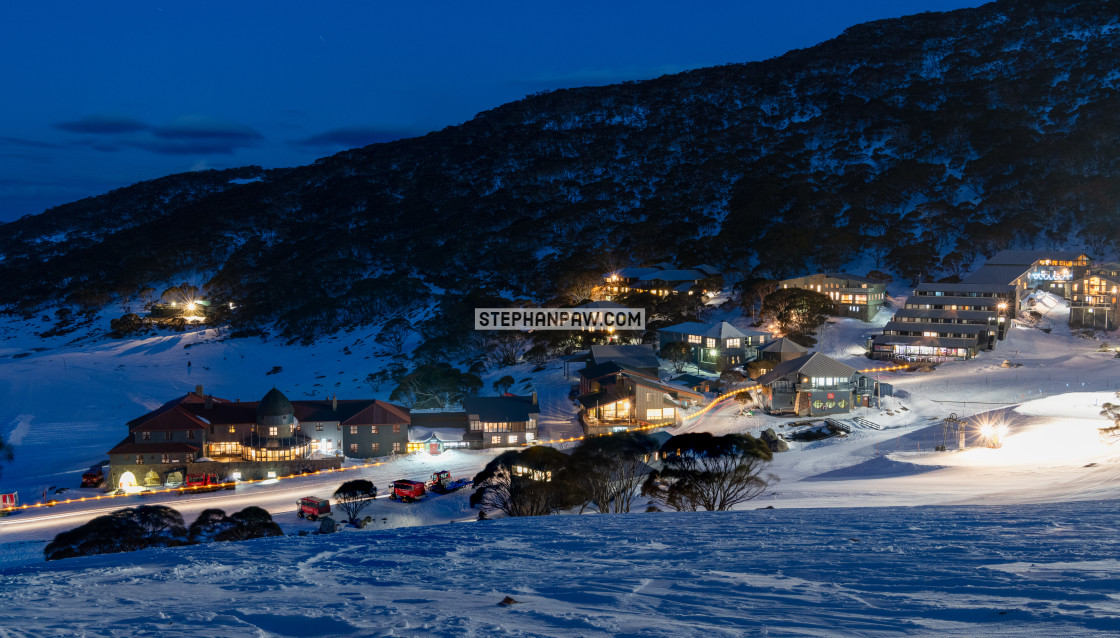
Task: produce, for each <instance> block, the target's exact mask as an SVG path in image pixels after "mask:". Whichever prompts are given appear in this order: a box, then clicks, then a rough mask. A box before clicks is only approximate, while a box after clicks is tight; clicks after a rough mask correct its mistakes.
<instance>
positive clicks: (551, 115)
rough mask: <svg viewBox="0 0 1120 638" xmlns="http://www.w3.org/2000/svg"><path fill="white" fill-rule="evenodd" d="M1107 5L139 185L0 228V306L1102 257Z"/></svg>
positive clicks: (1115, 79)
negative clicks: (857, 264)
mask: <svg viewBox="0 0 1120 638" xmlns="http://www.w3.org/2000/svg"><path fill="white" fill-rule="evenodd" d="M1116 9H1117V7H1116V6H1115V3H1113V2H1105V1H1100V0H1098V1H1091V2H1090V1H1086V2H1057V1H1055V2H1042V1H1037V0H1034V1H1024V0H1015V1H1008V2H997V3H993V4H989V5H985V6H983V7H980V8H978V9H968V10H961V11H955V12H951V13H943V14H922V15H917V16H912V17H908V18H902V19H897V20H884V21H878V22H873V23H869V24H864V25H860V26H857V27H853V28H851V29H849V30H848V31H846V32H845V33H844V34H843V35H841V36H840V37H838V38H836V39H834V40H831V41H828V42H825V43H822V44H820V45H818V46H815V47H812V48H809V49H804V50H798V51H793V52H790V53H788V54H786V55H784V56H782V57H779V58H775V59H772V60H768V61H765V62H758V63H750V64H731V65H727V66H722V67H716V68H708V69H700V70H695V71H690V72H686V73H681V74H677V75H672V76H665V77H661V78H658V79H655V80H650V81H646V82H634V83H625V84H619V85H613V86H606V87H596V88H582V89H570V90H560V91H553V92H548V93H544V94H539V95H534V96H530V97H528V98H526V99H524V100H520V101H518V102H514V103H510V104H506V105H503V106H500V107H498V108H495V109H493V110H491V111H487V112H484V113H481V114H479V115H478V116H477V117H476V118H475V119H473V120H471V121H469V122H466V123H465V124H463V125H461V126H456V127H451V128H447V129H444V130H442V131H439V132H435V133H431V134H428V135H426V136H423V137H420V138H414V139H406V140H399V141H396V142H391V143H387V144H376V145H372V146H368V147H365V148H361V149H354V150H351V151H347V152H344V153H340V154H338V155H335V156H332V157H329V158H325V159H323V160H320V161H318V162H316V163H315V164H313V165H310V166H305V167H300V168H294V169H285V170H276V171H262V170H260V169H257V168H245V169H238V170H230V171H209V172H202V173H189V174H183V175H175V176H170V177H166V178H163V179H159V180H154V181H151V182H145V183H141V184H137V185H134V186H131V187H128V188H124V189H120V190H117V191H113V192H111V193H108V194H106V195H104V196H101V197H94V198H89V199H85V200H82V201H79V202H75V203H73V204H68V205H65V206H60V207H58V208H55V209H52V210H49V211H47V212H45V213H43V214H42V215H38V216H33V217H28V218H24V219H21V220H19V221H16V222H13V223H10V224H6V225H3V226H0V255H2V257H3V259H2V261H0V279H2V280H3V281H4V282H5V286H4V287H2V288H0V303H4V304H7V305H9V306H10V307H12V308H14V309H16V310H20V311H29V310H31V309H35V308H38V307H40V306H42V305H44V304H47V303H53V302H58V301H65V302H69V303H74V304H80V305H84V306H86V307H91V306H98V305H101V304H106V303H110V302H112V301H113V300H114V299H117V298H119V297H128V296H131V295H134V294H136V291H137V290H139V289H141V288H144V287H146V286H156V287H158V286H159V285H161V284H164V283H172V282H176V281H177V280H181V279H183V278H186V277H193V278H194V279H195V280H196V281H195V283H199V284H201V283H206V284H207V286H206V287H207V294H208V295H209V296H211V297H212V298H214V299H216V300H219V301H222V300H227V299H228V300H236V301H237V302H238V308H237V310H236V311H235V312H236V315H235V317H234V320H235V321H237V322H241V323H249V324H251V323H258V322H265V323H271V322H272V321H279V322H280V325H281V327H282V328H283V329H284V330H286V331H287V332H288V333H289V334H292V335H300V336H307V335H310V334H314V333H316V332H318V331H322V330H333V329H336V328H338V327H342V326H345V325H350V324H354V323H363V322H368V321H371V320H373V319H375V318H376V317H377V316H379V315H380V314H381V313H383V312H384V311H386V309H388V308H389V307H390V306H394V307H399V306H400V305H408V304H418V303H426V302H428V301H430V298H429V297H428V294H429V286H431V287H433V288H432V290H437V289H438V290H440V291H450V292H451V293H455V292H465V291H468V290H473V289H490V290H494V291H498V292H501V293H503V294H505V295H506V296H521V297H525V298H529V299H535V300H538V301H544V300H547V299H550V298H553V297H558V296H560V295H563V294H564V293H565V292H566V290H567V289H568V288H569V286H570V285H571V282H573V281H575V280H577V279H578V278H579V277H580V276H582V275H585V274H586V273H600V272H603V271H604V270H605V269H607V268H609V267H611V266H615V265H622V264H630V263H637V262H645V261H650V260H660V259H664V258H669V259H673V260H676V261H680V262H683V263H686V264H688V263H699V262H707V263H713V264H715V265H717V266H721V267H724V268H726V269H727V270H728V271H729V272H732V273H733V274H739V275H743V276H746V275H747V274H749V273H751V271H752V270H754V271H756V272H755V274H759V275H767V276H781V275H787V274H791V273H800V272H803V271H805V270H807V269H815V268H824V269H836V268H841V267H843V266H844V265H845V264H848V263H852V262H854V261H855V260H857V259H861V258H871V259H872V260H873V261H874V263H876V264H877V265H878V266H879V268H880V269H882V270H887V271H891V272H893V273H894V274H895V275H896V276H899V277H901V278H903V279H906V280H913V281H917V280H920V279H922V278H928V277H942V276H949V275H953V274H959V273H960V272H961V271H967V270H968V269H969V268H970V267H971V266H972V265H973V264H974V262H976V261H977V260H978V259H980V258H981V257H982V256H984V255H988V254H991V253H992V252H994V251H996V250H999V249H1001V248H1004V247H1007V246H1012V245H1017V246H1024V247H1030V246H1037V247H1042V246H1059V245H1066V244H1085V245H1087V246H1089V247H1090V252H1094V251H1095V252H1097V253H1098V254H1103V253H1104V252H1105V251H1111V250H1112V249H1113V248H1114V244H1113V242H1114V241H1116V240H1117V239H1118V238H1120V236H1118V229H1120V211H1118V209H1117V202H1120V162H1118V159H1120V155H1118V152H1117V149H1118V148H1120V96H1118V93H1117V91H1118V88H1120V46H1118V43H1120V22H1118V16H1120V12H1118V11H1117V10H1116ZM249 179H258V181H252V182H248V183H244V182H246V181H247V180H249ZM231 180H236V182H234V181H231Z"/></svg>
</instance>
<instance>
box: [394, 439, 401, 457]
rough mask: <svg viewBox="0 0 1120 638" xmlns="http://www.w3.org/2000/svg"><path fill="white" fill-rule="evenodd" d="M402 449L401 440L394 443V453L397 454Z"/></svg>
mask: <svg viewBox="0 0 1120 638" xmlns="http://www.w3.org/2000/svg"><path fill="white" fill-rule="evenodd" d="M400 451H401V443H400V441H397V442H396V443H394V444H393V453H394V454H396V453H397V452H400Z"/></svg>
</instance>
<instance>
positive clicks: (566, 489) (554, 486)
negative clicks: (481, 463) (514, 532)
mask: <svg viewBox="0 0 1120 638" xmlns="http://www.w3.org/2000/svg"><path fill="white" fill-rule="evenodd" d="M567 463H568V456H567V455H566V454H564V453H563V452H561V451H559V450H557V449H555V448H550V447H544V446H542V445H536V446H533V447H531V448H528V449H525V450H510V451H509V452H503V453H502V454H500V455H498V456H497V457H496V458H494V460H493V461H490V462H489V463H487V464H486V467H484V468H482V471H481V472H479V473H478V474H476V475H475V477H474V488H475V491H474V493H473V494H471V507H474V508H478V509H479V510H481V511H483V512H493V511H499V512H503V513H504V514H505V515H506V516H544V515H546V514H552V513H554V512H556V511H559V510H562V509H567V508H568V507H571V506H572V505H573V504H574V499H573V496H572V493H571V488H570V486H569V485H568V484H567V483H566V481H565V480H564V475H563V472H562V470H563V469H564V468H565V467H566V466H567Z"/></svg>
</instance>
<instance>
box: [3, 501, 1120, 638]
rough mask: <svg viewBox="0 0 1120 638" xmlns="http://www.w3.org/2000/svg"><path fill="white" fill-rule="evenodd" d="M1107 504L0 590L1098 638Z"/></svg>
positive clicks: (510, 542) (286, 558) (17, 619)
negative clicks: (508, 601)
mask: <svg viewBox="0 0 1120 638" xmlns="http://www.w3.org/2000/svg"><path fill="white" fill-rule="evenodd" d="M1117 508H1118V503H1117V502H1116V501H1109V502H1083V503H1074V504H1058V505H1047V506H1045V507H1037V506H1015V507H984V508H967V507H957V508H942V507H929V508H884V509H877V510H858V511H855V510H845V509H833V510H827V509H823V510H781V509H777V510H756V511H747V512H732V513H706V512H697V513H681V514H653V515H596V516H565V517H555V516H554V517H544V518H533V519H519V520H502V521H485V522H478V523H469V524H455V525H443V526H439V527H429V528H424V529H404V530H394V531H387V532H381V533H378V534H353V533H346V534H336V535H332V536H307V537H295V538H290V537H289V538H278V539H265V540H259V541H249V542H244V543H228V544H214V545H208V546H204V547H196V548H181V549H164V550H146V551H143V552H139V553H135V554H127V555H117V556H103V557H89V558H80V559H73V560H67V561H61V562H58V563H51V564H45V565H35V566H29V567H24V568H20V569H14V570H7V571H6V572H5V573H4V575H3V578H0V597H2V598H3V599H4V600H5V601H7V602H6V604H5V606H4V607H5V610H4V613H5V615H6V616H7V617H8V620H7V621H6V623H5V630H6V631H9V632H12V633H13V634H15V635H19V634H21V633H26V634H29V635H91V636H94V635H98V636H99V635H118V636H133V635H160V636H199V635H206V636H480V637H482V636H588V637H593V636H673V637H675V638H679V637H681V636H701V635H704V636H744V635H765V636H836V635H846V636H852V635H859V636H896V635H902V634H911V635H913V634H917V635H932V634H940V635H951V636H977V635H986V636H1048V637H1049V636H1057V635H1066V636H1088V635H1101V636H1104V635H1115V632H1116V630H1117V628H1118V627H1120V602H1118V601H1120V583H1118V582H1117V580H1116V577H1115V574H1116V572H1117V570H1118V569H1120V562H1118V561H1117V558H1116V557H1117V554H1118V552H1120V537H1118V535H1117V534H1116V525H1115V521H1116V516H1117ZM506 596H509V597H511V598H513V599H514V600H516V601H518V602H517V603H516V604H512V605H509V606H500V605H499V604H498V603H499V602H500V601H502V600H503V599H504V598H505V597H506Z"/></svg>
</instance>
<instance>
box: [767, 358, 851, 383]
mask: <svg viewBox="0 0 1120 638" xmlns="http://www.w3.org/2000/svg"><path fill="white" fill-rule="evenodd" d="M795 372H796V373H797V374H800V375H804V376H807V377H844V378H846V377H851V376H852V375H854V374H858V373H859V371H858V370H856V369H855V368H853V367H852V366H850V365H848V364H846V363H841V362H839V361H837V360H836V359H833V358H832V357H827V356H825V355H823V354H821V353H819V352H814V353H813V354H808V355H805V356H804V357H798V358H796V359H790V360H789V361H783V362H782V363H779V364H778V365H776V366H774V369H773V370H771V371H769V372H767V373H766V374H764V375H762V376H760V377H759V378H758V379H757V382H758V384H759V385H770V384H771V383H773V382H775V381H777V380H778V379H781V378H782V377H785V376H786V375H789V374H793V373H795Z"/></svg>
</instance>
